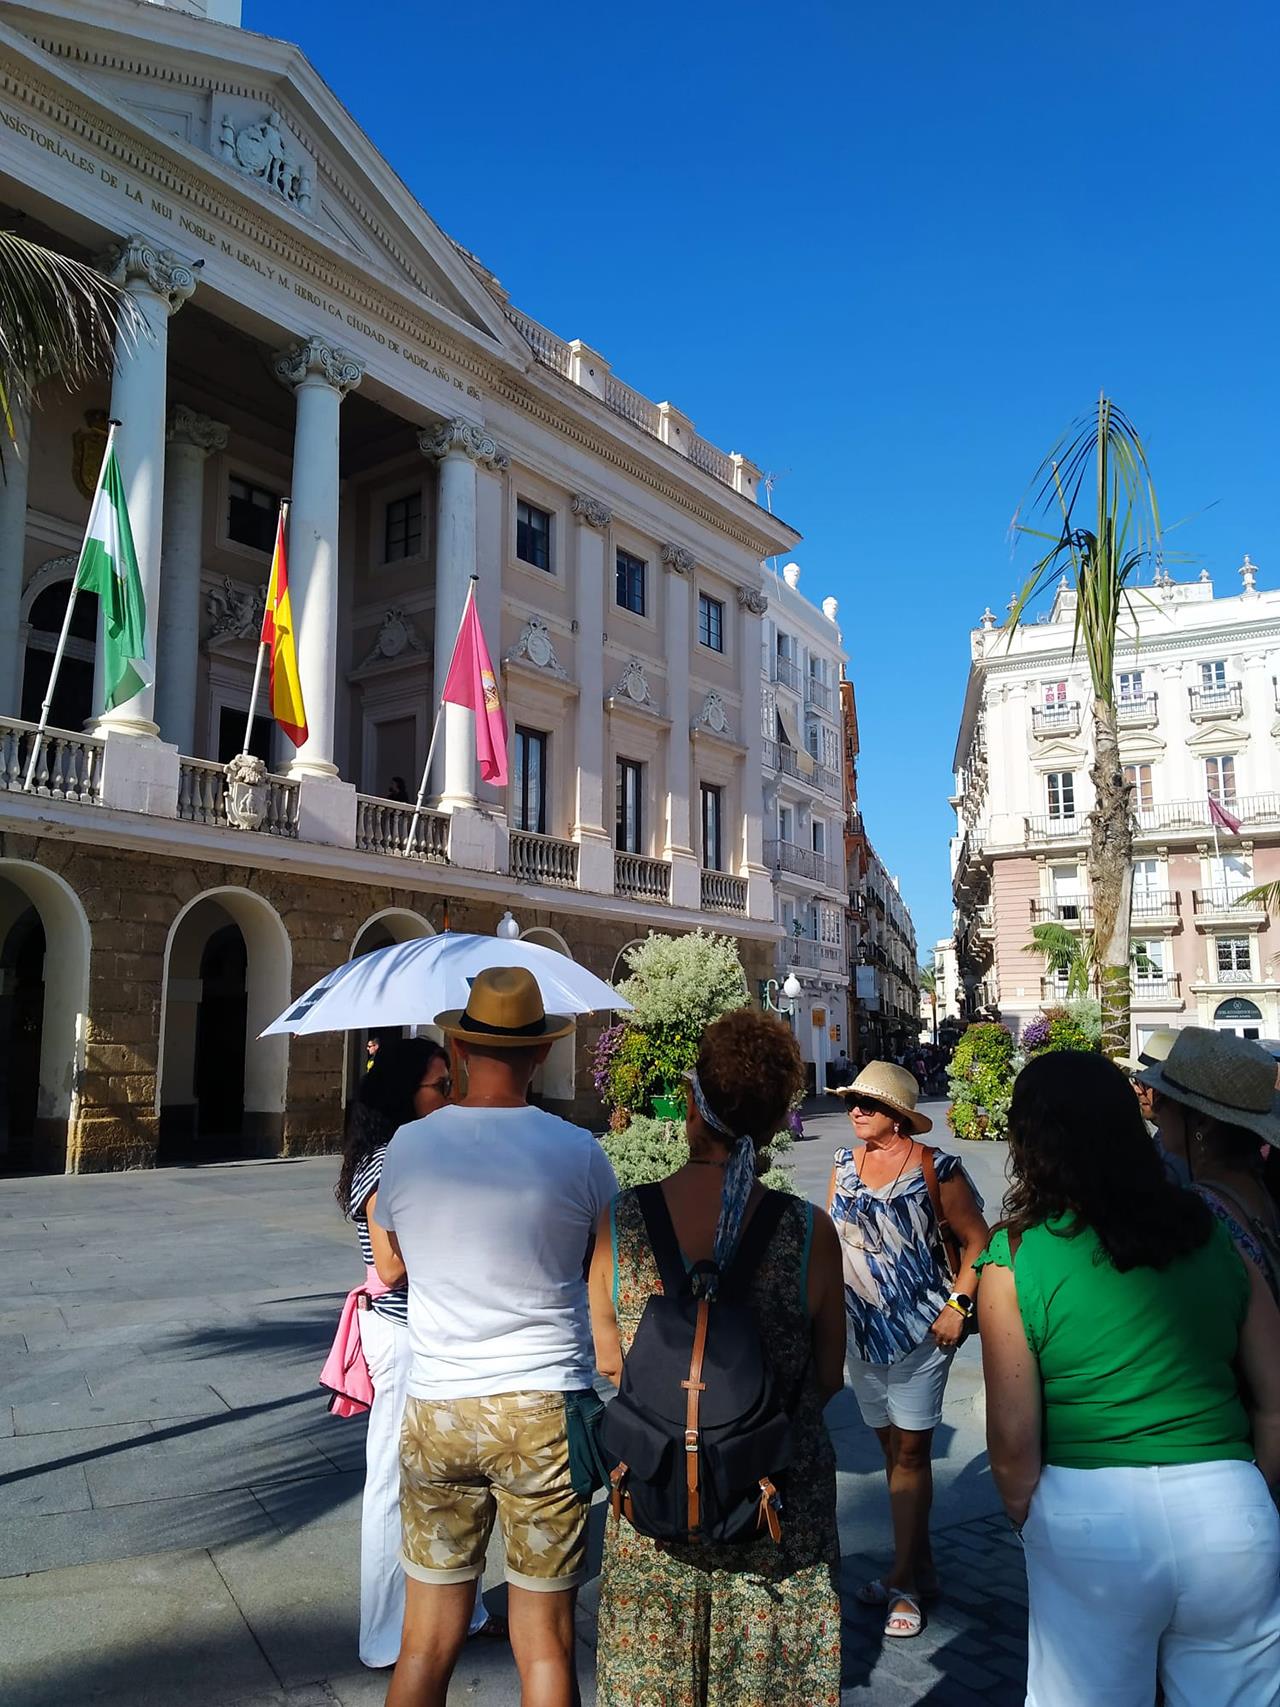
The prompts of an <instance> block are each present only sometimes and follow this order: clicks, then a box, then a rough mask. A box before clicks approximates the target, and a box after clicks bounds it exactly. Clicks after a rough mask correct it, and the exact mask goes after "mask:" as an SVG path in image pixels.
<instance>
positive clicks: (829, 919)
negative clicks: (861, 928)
mask: <svg viewBox="0 0 1280 1707" xmlns="http://www.w3.org/2000/svg"><path fill="white" fill-rule="evenodd" d="M841 937H842V933H841V929H840V909H839V908H838V907H823V909H822V940H823V942H827V943H834V944H835V946H836V947H837V948H838V947H839V946H840V942H841Z"/></svg>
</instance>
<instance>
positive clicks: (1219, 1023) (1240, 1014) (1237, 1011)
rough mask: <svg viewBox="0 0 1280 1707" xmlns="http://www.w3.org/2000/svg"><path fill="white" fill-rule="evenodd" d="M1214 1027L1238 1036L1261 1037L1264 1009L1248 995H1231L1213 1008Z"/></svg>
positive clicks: (1216, 1029)
mask: <svg viewBox="0 0 1280 1707" xmlns="http://www.w3.org/2000/svg"><path fill="white" fill-rule="evenodd" d="M1213 1029H1214V1030H1215V1031H1230V1032H1233V1033H1234V1034H1235V1035H1236V1036H1237V1037H1261V1036H1262V1009H1261V1008H1260V1007H1259V1006H1258V1004H1257V1002H1251V1001H1250V1000H1249V998H1248V997H1247V996H1229V997H1228V998H1227V1000H1226V1001H1225V1002H1219V1003H1218V1005H1217V1007H1216V1008H1215V1009H1214V1010H1213Z"/></svg>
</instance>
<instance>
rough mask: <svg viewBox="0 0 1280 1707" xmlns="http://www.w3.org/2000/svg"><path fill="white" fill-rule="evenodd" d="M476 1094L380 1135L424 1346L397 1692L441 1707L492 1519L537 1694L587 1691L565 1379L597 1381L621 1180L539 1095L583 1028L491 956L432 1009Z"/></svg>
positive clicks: (390, 1220) (417, 1379)
mask: <svg viewBox="0 0 1280 1707" xmlns="http://www.w3.org/2000/svg"><path fill="white" fill-rule="evenodd" d="M436 1024H437V1025H438V1026H439V1027H440V1028H441V1030H442V1031H444V1032H445V1033H446V1035H447V1036H448V1037H450V1038H451V1039H452V1040H453V1042H454V1043H455V1045H456V1047H457V1051H458V1054H459V1056H460V1057H461V1059H462V1061H463V1062H464V1063H465V1065H466V1067H467V1094H466V1096H465V1097H464V1098H463V1099H462V1101H461V1102H459V1103H456V1104H453V1105H451V1106H449V1107H447V1108H442V1109H440V1110H438V1111H437V1112H436V1113H435V1114H433V1115H431V1117H430V1123H429V1124H428V1122H427V1121H415V1122H414V1123H413V1124H412V1125H409V1126H402V1127H401V1128H400V1130H399V1132H398V1133H397V1134H396V1136H395V1137H394V1138H393V1139H392V1140H391V1143H390V1145H389V1146H388V1149H387V1153H386V1158H385V1160H384V1162H383V1166H382V1178H381V1182H380V1184H379V1187H378V1198H377V1203H376V1205H375V1207H374V1219H375V1220H376V1221H377V1222H378V1223H379V1224H380V1225H381V1226H382V1227H384V1228H385V1229H386V1231H387V1233H388V1234H389V1236H390V1239H391V1243H392V1244H393V1246H395V1247H396V1249H397V1250H398V1252H399V1254H400V1255H401V1257H402V1259H403V1261H404V1264H405V1267H406V1268H407V1270H408V1274H409V1340H410V1346H411V1349H412V1357H413V1363H412V1368H411V1371H410V1375H409V1398H408V1401H407V1404H406V1406H405V1416H404V1430H403V1434H402V1437H401V1457H400V1513H401V1520H402V1526H403V1538H402V1552H401V1558H402V1562H403V1564H404V1569H405V1576H406V1581H407V1594H406V1601H405V1622H404V1637H403V1641H402V1643H401V1648H400V1659H399V1661H398V1663H397V1666H396V1672H395V1677H394V1678H393V1680H392V1684H391V1690H390V1693H389V1694H388V1696H387V1707H444V1702H445V1697H446V1694H447V1692H448V1688H449V1679H450V1676H451V1675H452V1672H453V1668H454V1665H455V1664H456V1663H457V1659H458V1654H459V1652H460V1651H461V1648H462V1644H463V1642H464V1641H465V1640H466V1635H467V1623H468V1620H469V1618H470V1614H471V1607H472V1602H473V1599H474V1592H475V1580H476V1578H477V1577H478V1576H479V1575H480V1574H481V1573H482V1572H483V1570H484V1559H485V1551H486V1548H487V1546H488V1543H489V1537H490V1534H491V1532H492V1529H493V1522H494V1517H495V1516H496V1517H497V1519H498V1522H499V1523H500V1524H501V1526H502V1538H503V1543H504V1545H505V1548H506V1559H507V1582H508V1584H509V1595H508V1609H509V1622H510V1627H511V1645H512V1648H513V1650H514V1653H515V1659H516V1665H517V1667H518V1668H519V1671H520V1679H521V1689H522V1696H521V1699H522V1701H523V1703H524V1704H525V1707H570V1704H571V1703H572V1702H574V1701H576V1699H577V1694H576V1685H575V1681H574V1664H573V1607H574V1599H575V1596H576V1592H577V1588H578V1585H579V1583H580V1582H581V1581H582V1578H583V1575H584V1568H583V1567H584V1559H585V1554H586V1524H587V1511H588V1505H587V1502H586V1501H585V1500H583V1499H581V1498H580V1497H579V1495H578V1494H577V1493H575V1491H574V1489H573V1485H572V1482H571V1480H570V1474H569V1453H568V1438H567V1432H566V1423H565V1397H564V1396H565V1394H566V1393H572V1392H581V1391H583V1390H585V1389H588V1388H589V1387H590V1386H591V1378H592V1367H593V1362H592V1349H591V1331H590V1324H589V1318H588V1314H587V1294H586V1285H585V1281H584V1278H583V1277H584V1273H585V1264H586V1260H587V1256H588V1251H589V1246H590V1242H591V1234H592V1229H593V1227H594V1226H595V1223H596V1221H597V1219H598V1218H599V1215H600V1212H601V1211H602V1210H603V1208H604V1207H605V1205H606V1204H607V1203H608V1202H609V1201H610V1199H611V1198H612V1197H613V1196H614V1194H615V1193H616V1191H617V1189H618V1184H617V1180H616V1179H615V1178H614V1174H613V1169H612V1168H611V1167H610V1165H609V1161H608V1158H607V1157H606V1156H605V1154H604V1151H603V1150H602V1149H601V1147H600V1145H599V1144H598V1143H597V1142H596V1140H595V1138H594V1137H593V1136H592V1135H591V1133H590V1132H587V1131H585V1130H584V1129H583V1128H582V1127H580V1126H571V1125H570V1124H569V1123H568V1122H567V1121H564V1120H558V1119H557V1118H556V1117H555V1116H554V1115H550V1114H546V1113H544V1112H543V1111H542V1110H540V1109H536V1108H531V1107H530V1106H529V1104H528V1101H527V1097H528V1091H529V1082H530V1080H531V1079H532V1077H533V1074H534V1072H535V1070H536V1069H537V1067H538V1066H539V1065H540V1064H541V1062H543V1061H544V1060H545V1059H546V1057H547V1053H548V1051H549V1049H550V1047H551V1045H552V1043H553V1042H554V1041H555V1040H556V1039H557V1038H559V1037H564V1036H566V1035H567V1034H568V1033H569V1032H570V1031H572V1029H573V1021H572V1020H571V1019H560V1018H557V1017H555V1016H550V1017H549V1016H547V1015H546V1014H545V1013H544V1011H543V1006H542V997H541V995H540V993H539V991H538V986H537V983H536V982H535V980H534V978H533V976H532V974H530V973H529V972H526V971H524V970H523V969H522V968H518V967H498V968H494V969H492V970H490V971H487V972H482V973H480V974H479V976H478V977H477V978H476V979H475V981H474V983H473V984H472V986H471V995H470V999H469V1001H468V1002H467V1006H466V1009H465V1010H464V1011H451V1012H448V1013H443V1014H438V1015H437V1016H436Z"/></svg>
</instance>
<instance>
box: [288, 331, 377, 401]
mask: <svg viewBox="0 0 1280 1707" xmlns="http://www.w3.org/2000/svg"><path fill="white" fill-rule="evenodd" d="M271 366H272V370H273V371H274V373H275V376H276V378H277V379H278V380H279V381H280V382H281V383H282V384H283V385H288V386H292V387H294V388H295V389H296V387H298V386H299V385H304V384H305V383H306V382H307V380H309V379H322V380H324V381H325V383H326V384H328V385H331V386H332V387H333V388H334V390H335V391H338V392H341V393H342V395H343V396H344V397H345V396H346V394H347V392H348V391H354V390H355V388H356V386H357V385H359V383H360V381H361V380H362V379H363V378H364V364H363V362H359V361H357V360H356V358H355V357H354V356H353V355H352V354H351V353H350V351H348V350H342V349H339V348H338V347H337V346H336V345H334V344H331V343H329V342H328V340H327V339H325V338H317V337H310V338H299V339H298V340H297V341H296V342H295V343H292V344H290V345H289V346H288V348H287V349H283V350H280V351H279V352H278V353H277V354H276V356H275V357H274V359H273V360H272V363H271Z"/></svg>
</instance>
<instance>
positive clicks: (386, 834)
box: [356, 794, 449, 865]
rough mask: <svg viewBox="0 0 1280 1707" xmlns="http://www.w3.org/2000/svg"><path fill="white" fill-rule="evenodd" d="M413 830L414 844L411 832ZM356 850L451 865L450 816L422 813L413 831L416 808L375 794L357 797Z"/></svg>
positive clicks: (438, 813)
mask: <svg viewBox="0 0 1280 1707" xmlns="http://www.w3.org/2000/svg"><path fill="white" fill-rule="evenodd" d="M411 831H412V837H413V840H412V845H411V844H410V832H411ZM356 847H357V848H359V849H360V851H361V852H362V853H378V854H398V855H400V856H401V857H402V858H409V859H421V860H426V861H428V862H429V863H433V864H437V865H447V864H448V862H449V815H448V813H446V812H420V813H419V814H418V823H417V827H416V829H414V828H413V807H412V806H409V805H406V804H405V802H403V801H397V800H383V799H381V798H379V796H377V795H376V794H358V795H357V796H356Z"/></svg>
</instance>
